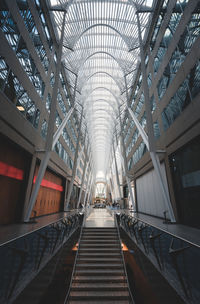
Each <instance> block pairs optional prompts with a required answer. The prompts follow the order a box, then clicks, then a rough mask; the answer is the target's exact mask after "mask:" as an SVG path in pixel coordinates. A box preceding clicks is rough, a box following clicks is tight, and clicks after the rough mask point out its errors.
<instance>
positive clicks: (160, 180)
mask: <svg viewBox="0 0 200 304" xmlns="http://www.w3.org/2000/svg"><path fill="white" fill-rule="evenodd" d="M136 14H137V26H138V36H139V43H140V57H141V71H142V84H143V91H144V100H145V112H146V120H147V131H148V142H149V152H150V156H151V159H152V163H153V166H154V169H155V173H156V176H157V182H158V185H159V187H160V189H161V191H162V194H163V200H164V203H165V208H166V210H164V211H168V212H169V217H170V220H171V222H176V219H175V216H174V211H173V208H172V205H171V201H170V199H169V196H168V189H167V188H166V185H165V181H164V176H163V174H162V171H161V165H160V160H159V157H158V155H157V153H156V143H155V137H154V129H153V118H152V113H151V104H150V98H149V87H148V82H147V73H146V67H145V54H144V49H143V43H142V34H141V27H140V20H139V13H138V12H137V13H136Z"/></svg>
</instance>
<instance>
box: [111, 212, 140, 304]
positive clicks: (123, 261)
mask: <svg viewBox="0 0 200 304" xmlns="http://www.w3.org/2000/svg"><path fill="white" fill-rule="evenodd" d="M114 220H115V226H116V227H117V234H118V239H119V243H120V252H121V256H122V263H123V268H124V274H125V277H126V282H127V285H128V291H129V295H130V298H131V303H132V304H135V301H134V300H133V295H132V292H131V289H130V285H129V280H128V274H127V271H126V264H125V260H124V253H123V250H122V241H121V237H120V232H119V225H118V221H117V216H116V214H114Z"/></svg>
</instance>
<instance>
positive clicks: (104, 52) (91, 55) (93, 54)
mask: <svg viewBox="0 0 200 304" xmlns="http://www.w3.org/2000/svg"><path fill="white" fill-rule="evenodd" d="M97 54H105V55H108V56H110V57H111V58H112V59H113V60H114V61H116V62H117V64H118V65H119V67H120V69H121V70H122V71H123V74H125V71H124V69H123V67H122V66H121V65H120V63H119V62H118V60H117V59H116V58H115V56H113V55H112V54H110V53H109V52H106V51H97V52H94V53H92V54H90V55H89V56H88V57H87V58H86V59H85V60H84V61H83V62H82V64H81V66H80V68H79V70H78V73H79V72H80V70H81V68H82V66H83V65H84V64H85V63H86V61H87V60H89V59H90V58H91V57H93V56H95V55H97ZM64 58H65V57H64Z"/></svg>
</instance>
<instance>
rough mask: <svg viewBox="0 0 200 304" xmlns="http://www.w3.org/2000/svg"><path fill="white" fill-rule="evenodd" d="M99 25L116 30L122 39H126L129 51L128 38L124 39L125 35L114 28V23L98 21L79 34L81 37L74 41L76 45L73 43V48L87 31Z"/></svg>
mask: <svg viewBox="0 0 200 304" xmlns="http://www.w3.org/2000/svg"><path fill="white" fill-rule="evenodd" d="M99 26H105V27H108V28H110V29H111V30H113V31H114V32H116V33H117V34H118V35H119V36H120V37H121V38H122V40H123V41H124V43H125V44H126V46H127V52H128V50H129V47H128V44H127V42H126V40H125V39H124V37H123V35H122V34H121V33H120V32H119V31H118V30H117V29H116V28H114V27H113V26H112V25H109V24H106V23H97V24H93V25H91V26H89V27H88V28H86V29H85V30H84V31H83V32H82V33H81V34H80V35H79V37H78V38H77V39H76V41H75V43H74V45H73V49H74V47H75V45H76V43H77V42H78V40H79V39H80V38H81V37H82V36H83V35H84V34H85V33H86V32H88V31H89V30H91V29H92V28H94V27H99ZM108 35H109V34H108Z"/></svg>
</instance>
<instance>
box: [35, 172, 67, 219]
mask: <svg viewBox="0 0 200 304" xmlns="http://www.w3.org/2000/svg"><path fill="white" fill-rule="evenodd" d="M37 174H38V166H37V167H36V170H35V177H34V180H33V183H34V182H35V180H36V176H37ZM63 192H64V189H63V180H62V178H61V177H59V176H57V175H56V174H54V173H53V172H51V171H50V170H47V171H46V172H45V175H44V178H43V180H42V184H41V186H40V190H39V193H38V196H37V200H36V203H35V206H34V208H33V211H32V214H31V217H35V216H41V215H45V214H51V213H55V212H59V211H61V209H62V203H63Z"/></svg>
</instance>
